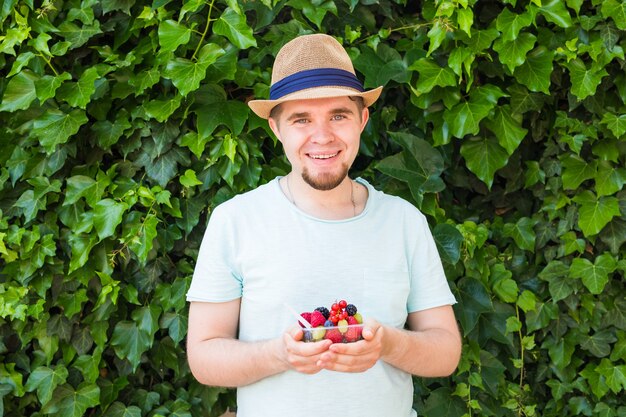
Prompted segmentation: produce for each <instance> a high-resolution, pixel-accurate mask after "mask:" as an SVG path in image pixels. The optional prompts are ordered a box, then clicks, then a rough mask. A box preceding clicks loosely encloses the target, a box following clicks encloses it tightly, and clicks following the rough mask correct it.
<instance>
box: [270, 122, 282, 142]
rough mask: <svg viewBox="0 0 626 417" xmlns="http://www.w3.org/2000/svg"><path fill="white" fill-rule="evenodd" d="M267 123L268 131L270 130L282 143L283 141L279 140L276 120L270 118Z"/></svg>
mask: <svg viewBox="0 0 626 417" xmlns="http://www.w3.org/2000/svg"><path fill="white" fill-rule="evenodd" d="M267 123H268V124H269V125H270V129H272V132H274V135H276V137H277V138H278V140H279V141H280V143H283V140H282V139H281V137H280V134H279V131H278V122H277V121H276V119H274V118H273V117H270V118H268V119H267Z"/></svg>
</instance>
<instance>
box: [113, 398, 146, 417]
mask: <svg viewBox="0 0 626 417" xmlns="http://www.w3.org/2000/svg"><path fill="white" fill-rule="evenodd" d="M155 394H156V393H155ZM104 416H105V417H141V408H139V407H137V406H136V405H131V406H129V407H127V406H126V405H125V404H123V403H121V402H119V401H116V402H114V403H113V404H111V406H110V407H109V408H108V410H107V412H106V414H105V415H104Z"/></svg>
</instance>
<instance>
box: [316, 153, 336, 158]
mask: <svg viewBox="0 0 626 417" xmlns="http://www.w3.org/2000/svg"><path fill="white" fill-rule="evenodd" d="M310 156H311V158H313V159H328V158H332V157H333V156H337V154H336V153H331V154H325V155H310Z"/></svg>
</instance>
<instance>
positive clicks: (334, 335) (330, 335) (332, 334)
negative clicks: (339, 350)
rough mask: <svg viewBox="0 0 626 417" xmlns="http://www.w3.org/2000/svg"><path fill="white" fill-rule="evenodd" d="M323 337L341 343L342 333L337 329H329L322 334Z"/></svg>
mask: <svg viewBox="0 0 626 417" xmlns="http://www.w3.org/2000/svg"><path fill="white" fill-rule="evenodd" d="M324 339H329V340H332V341H333V343H341V341H342V340H343V335H342V334H341V333H339V330H337V329H330V330H328V331H327V332H326V334H325V335H324Z"/></svg>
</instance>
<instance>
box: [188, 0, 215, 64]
mask: <svg viewBox="0 0 626 417" xmlns="http://www.w3.org/2000/svg"><path fill="white" fill-rule="evenodd" d="M214 3H215V0H211V3H210V4H209V15H208V16H207V18H206V26H205V27H204V32H202V36H200V42H198V46H196V50H195V51H193V55H192V56H191V59H192V60H194V59H196V54H197V53H198V51H199V50H200V46H202V42H204V38H205V37H206V34H207V33H208V32H209V26H210V25H211V22H212V21H213V20H212V19H211V13H212V12H213V4H214Z"/></svg>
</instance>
